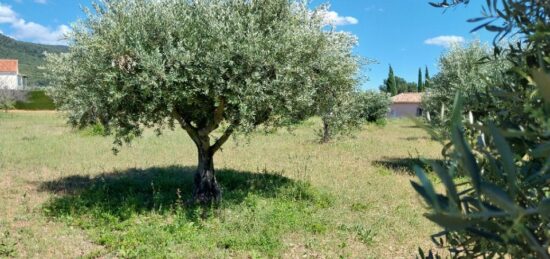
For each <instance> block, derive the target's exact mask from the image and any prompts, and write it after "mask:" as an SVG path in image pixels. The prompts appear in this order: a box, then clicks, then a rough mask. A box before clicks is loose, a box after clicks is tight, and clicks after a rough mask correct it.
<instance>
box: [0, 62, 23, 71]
mask: <svg viewBox="0 0 550 259" xmlns="http://www.w3.org/2000/svg"><path fill="white" fill-rule="evenodd" d="M0 72H4V73H6V72H7V73H19V61H18V60H17V59H0Z"/></svg>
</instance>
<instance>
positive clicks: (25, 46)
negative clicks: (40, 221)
mask: <svg viewBox="0 0 550 259" xmlns="http://www.w3.org/2000/svg"><path fill="white" fill-rule="evenodd" d="M64 51H67V47H65V46H52V45H43V44H35V43H28V42H22V41H17V40H14V39H12V38H10V37H7V36H4V35H2V34H0V59H18V60H19V72H20V73H21V74H24V75H26V76H28V85H30V86H45V85H47V80H46V79H45V77H44V75H43V74H44V71H42V70H40V69H39V67H40V66H42V65H43V63H44V52H52V53H58V52H64Z"/></svg>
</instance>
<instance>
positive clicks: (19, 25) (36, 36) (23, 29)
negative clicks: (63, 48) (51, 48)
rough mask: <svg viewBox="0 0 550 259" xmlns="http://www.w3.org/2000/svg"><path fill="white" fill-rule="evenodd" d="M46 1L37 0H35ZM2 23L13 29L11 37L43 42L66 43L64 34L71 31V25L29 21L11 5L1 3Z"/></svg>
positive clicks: (0, 15)
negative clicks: (51, 26) (53, 25)
mask: <svg viewBox="0 0 550 259" xmlns="http://www.w3.org/2000/svg"><path fill="white" fill-rule="evenodd" d="M40 1H43V2H46V1H45V0H36V1H35V2H40ZM0 24H8V25H9V26H10V27H11V28H12V29H13V31H12V33H11V35H10V36H11V37H13V38H15V39H18V40H26V41H31V42H36V43H43V44H66V42H65V40H64V39H63V36H64V35H65V34H66V33H68V32H69V31H70V28H69V26H67V25H59V26H57V28H53V29H52V28H50V27H46V26H44V25H41V24H38V23H34V22H28V21H25V19H23V18H20V17H19V15H18V14H17V13H16V12H15V11H13V9H12V8H11V6H9V5H4V4H2V3H0Z"/></svg>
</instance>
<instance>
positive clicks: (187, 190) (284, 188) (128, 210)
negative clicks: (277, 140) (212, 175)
mask: <svg viewBox="0 0 550 259" xmlns="http://www.w3.org/2000/svg"><path fill="white" fill-rule="evenodd" d="M194 172H195V168H194V167H178V166H171V167H163V168H158V167H153V168H148V169H129V170H125V171H120V172H113V173H106V174H101V175H98V176H95V177H89V176H69V177H64V178H61V179H58V180H54V181H49V182H44V183H41V184H40V185H39V190H40V191H47V192H53V193H56V194H58V196H57V197H56V198H53V199H52V200H51V201H50V202H48V203H47V204H46V205H45V207H44V208H45V211H46V212H47V214H49V215H50V216H54V217H59V216H77V215H84V214H107V215H109V216H110V217H115V218H117V219H119V220H124V219H127V218H129V217H131V216H132V215H134V214H141V213H146V212H150V211H157V212H159V213H163V212H170V211H173V210H174V209H175V208H183V207H185V201H187V200H188V199H189V198H190V197H191V193H192V188H193V186H192V185H193V174H194ZM216 177H217V179H218V182H219V183H220V185H221V187H222V192H223V198H222V199H223V200H222V206H231V205H234V204H239V203H242V202H243V201H244V200H245V199H246V197H247V196H248V195H250V194H254V195H256V196H260V197H263V198H277V197H281V196H282V197H285V198H290V199H296V200H305V201H314V200H316V199H318V197H317V196H316V192H315V190H314V189H313V188H312V187H311V186H310V185H309V184H307V183H304V182H298V181H294V180H291V179H289V178H287V177H284V176H282V175H280V174H272V173H253V172H241V171H235V170H230V169H222V170H217V172H216ZM188 211H192V210H188ZM188 216H190V215H188ZM193 217H195V216H193Z"/></svg>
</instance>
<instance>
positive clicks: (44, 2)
mask: <svg viewBox="0 0 550 259" xmlns="http://www.w3.org/2000/svg"><path fill="white" fill-rule="evenodd" d="M34 2H35V3H38V4H46V3H47V2H48V1H47V0H34Z"/></svg>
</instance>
